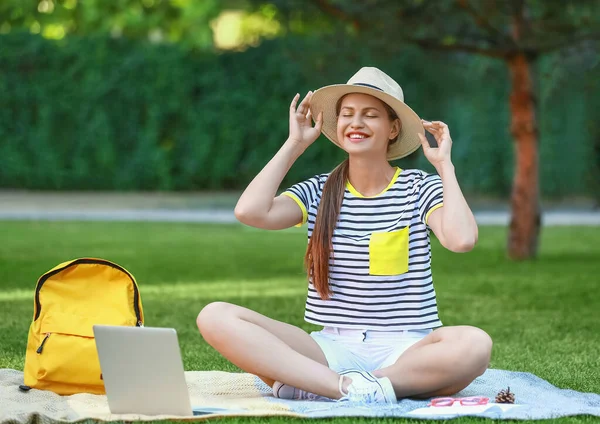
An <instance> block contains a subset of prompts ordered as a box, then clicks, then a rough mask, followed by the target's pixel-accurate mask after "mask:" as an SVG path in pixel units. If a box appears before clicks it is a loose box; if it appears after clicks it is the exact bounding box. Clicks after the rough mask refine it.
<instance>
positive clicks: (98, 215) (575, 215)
mask: <svg viewBox="0 0 600 424" xmlns="http://www.w3.org/2000/svg"><path fill="white" fill-rule="evenodd" d="M475 218H476V220H477V222H478V224H479V225H508V223H509V214H508V213H507V212H501V211H498V212H475ZM0 220H20V221H21V220H36V221H148V222H198V223H234V222H237V221H236V219H235V216H234V215H233V211H231V210H229V209H213V210H197V211H193V210H173V209H169V210H166V209H163V210H160V209H158V210H156V209H154V210H152V209H129V210H128V209H113V210H79V211H77V210H60V209H57V210H36V209H24V210H10V211H0ZM543 223H544V225H546V226H561V225H584V226H600V213H599V212H578V211H573V212H568V211H562V212H557V211H553V212H547V213H545V214H544V215H543Z"/></svg>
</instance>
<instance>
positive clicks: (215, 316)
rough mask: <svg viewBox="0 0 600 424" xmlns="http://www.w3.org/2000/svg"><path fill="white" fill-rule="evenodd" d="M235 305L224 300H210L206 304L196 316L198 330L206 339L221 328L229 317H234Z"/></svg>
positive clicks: (219, 331) (217, 332)
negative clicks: (210, 301)
mask: <svg viewBox="0 0 600 424" xmlns="http://www.w3.org/2000/svg"><path fill="white" fill-rule="evenodd" d="M235 308H236V305H232V304H230V303H226V302H212V303H209V304H208V305H206V306H205V307H204V308H202V310H201V311H200V313H199V314H198V317H197V318H196V324H197V325H198V330H200V333H201V334H202V336H203V337H204V338H205V339H207V338H210V337H211V336H213V335H215V334H219V333H221V332H222V330H223V326H224V325H227V323H228V322H229V321H230V318H233V317H235Z"/></svg>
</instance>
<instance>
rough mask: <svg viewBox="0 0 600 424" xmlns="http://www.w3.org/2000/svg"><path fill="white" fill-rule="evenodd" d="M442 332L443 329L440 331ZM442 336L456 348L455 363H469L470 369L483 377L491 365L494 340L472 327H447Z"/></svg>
mask: <svg viewBox="0 0 600 424" xmlns="http://www.w3.org/2000/svg"><path fill="white" fill-rule="evenodd" d="M440 330H442V329H440ZM444 330H445V331H444V332H443V333H442V334H440V335H441V336H442V339H444V338H445V339H447V340H448V341H449V342H450V341H451V343H452V344H453V345H454V346H455V347H456V348H455V349H453V350H454V353H455V354H456V358H454V361H453V362H455V363H456V364H457V365H458V364H465V361H468V365H469V368H471V369H473V371H475V372H477V375H481V374H483V373H484V372H485V370H486V369H487V368H488V366H489V364H490V358H491V354H492V344H493V343H492V338H491V337H490V336H489V335H488V334H487V333H486V332H485V331H483V330H482V329H480V328H477V327H472V326H466V325H465V326H457V327H450V328H448V327H446V328H444Z"/></svg>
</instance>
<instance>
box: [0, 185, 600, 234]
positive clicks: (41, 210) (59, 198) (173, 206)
mask: <svg viewBox="0 0 600 424" xmlns="http://www.w3.org/2000/svg"><path fill="white" fill-rule="evenodd" d="M238 197H239V194H236V193H214V194H211V193H208V194H206V193H205V194H193V193H192V194H172V193H165V194H143V193H132V194H131V193H97V194H95V193H89V192H88V193H28V192H1V191H0V220H43V221H150V222H200V223H234V222H237V221H236V219H235V216H234V215H233V205H234V204H235V201H236V200H237V198H238ZM477 207H478V206H477V205H475V206H474V207H473V209H474V211H475V217H476V219H477V222H478V223H479V224H480V225H508V223H509V220H510V213H509V211H508V208H507V205H506V204H503V203H496V204H495V205H489V204H486V205H482V206H479V207H480V209H479V210H478V209H477ZM542 219H543V223H544V225H547V226H558V225H585V226H600V209H598V208H594V206H593V205H592V204H591V203H583V204H573V206H571V207H570V208H569V207H568V206H565V205H561V206H551V207H547V208H546V209H545V211H544V214H543V218H542Z"/></svg>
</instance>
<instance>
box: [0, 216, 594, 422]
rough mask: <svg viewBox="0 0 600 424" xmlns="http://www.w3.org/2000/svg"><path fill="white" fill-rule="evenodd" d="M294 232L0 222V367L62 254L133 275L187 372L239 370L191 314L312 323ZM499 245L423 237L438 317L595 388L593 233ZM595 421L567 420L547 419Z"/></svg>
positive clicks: (20, 348)
mask: <svg viewBox="0 0 600 424" xmlns="http://www.w3.org/2000/svg"><path fill="white" fill-rule="evenodd" d="M305 231H306V229H305V228H302V229H290V230H286V231H278V232H269V231H260V230H255V229H251V228H247V227H243V226H238V225H197V224H162V223H161V224H157V223H63V222H55V223H51V222H39V223H38V222H0V234H1V235H2V239H1V240H2V243H0V336H1V338H0V340H1V343H0V368H14V369H20V370H22V369H23V363H24V356H25V355H24V352H25V345H26V342H27V331H28V328H29V325H30V322H31V318H32V313H33V290H34V287H35V283H36V281H37V278H38V277H39V276H40V275H41V274H42V273H44V272H45V271H47V270H49V269H50V268H52V267H53V266H55V265H56V264H58V263H60V262H63V261H65V260H68V259H72V258H77V257H82V256H94V257H101V258H106V259H109V260H112V261H114V262H117V263H118V264H120V265H122V266H124V267H125V268H127V269H128V270H129V271H131V272H132V273H133V274H134V275H135V277H136V279H137V281H138V283H139V285H140V291H141V294H142V300H143V305H144V312H145V316H146V325H147V326H161V327H174V328H175V329H177V332H178V334H179V338H180V344H181V349H182V354H183V360H184V366H185V369H186V370H225V371H239V370H238V369H237V368H236V367H235V366H233V365H231V364H229V363H228V362H227V361H226V360H224V359H223V358H221V357H220V356H219V355H218V354H217V353H216V352H215V351H214V350H212V348H211V347H210V346H208V345H207V344H206V343H205V342H204V341H203V340H202V338H201V337H200V335H199V333H198V330H197V328H196V325H195V319H196V316H197V314H198V312H199V311H200V310H201V309H202V307H203V306H204V305H206V304H207V303H209V302H213V301H216V300H223V301H227V302H232V303H236V304H240V305H244V306H246V307H249V308H251V309H254V310H256V311H258V312H260V313H263V314H265V315H268V316H270V317H272V318H275V319H278V320H282V321H287V322H290V323H293V324H295V325H298V326H300V327H302V328H304V329H305V330H313V329H316V328H317V327H315V326H312V325H310V324H307V323H305V322H303V307H304V296H305V295H306V282H305V276H304V272H303V269H302V257H303V254H304V248H305V246H306V238H305V237H306V235H305ZM505 240H506V230H505V229H504V228H492V227H483V228H480V236H479V243H478V245H477V247H476V248H475V249H474V250H473V251H472V252H470V253H467V254H454V253H451V252H448V251H446V250H444V249H443V248H441V247H440V245H439V244H438V243H437V241H434V242H433V275H434V280H435V284H436V290H437V294H438V303H439V309H440V316H441V318H442V321H443V322H444V324H445V325H457V324H469V325H474V326H478V327H480V328H482V329H484V330H485V331H487V332H488V333H489V334H490V335H491V337H492V339H493V340H494V349H493V355H492V362H491V367H492V368H502V369H508V370H517V371H527V372H532V373H534V374H536V375H538V376H540V377H542V378H544V379H546V380H548V381H549V382H551V383H552V384H554V385H556V386H559V387H562V388H571V389H574V390H579V391H584V392H595V393H600V372H599V371H598V370H600V337H599V336H598V334H599V333H598V325H599V324H600V296H598V289H599V288H600V228H578V227H569V228H547V229H544V232H543V234H542V238H541V249H540V254H539V257H538V259H537V260H534V261H530V262H520V263H515V262H511V261H509V260H507V259H506V257H505V244H506V243H505ZM516 396H517V397H518V396H519V394H518V393H516ZM225 421H227V422H237V421H243V422H265V421H268V422H269V423H274V422H280V421H285V422H290V421H295V420H292V419H277V418H271V419H254V418H253V419H228V420H225ZM322 421H323V422H324V421H325V420H322ZM327 421H330V420H327ZM334 421H337V422H344V423H350V422H362V421H365V422H366V421H369V420H357V419H336V420H334ZM372 421H374V420H372ZM377 421H380V420H377ZM384 421H386V420H384ZM388 421H392V420H388ZM394 421H396V422H397V421H402V422H407V421H408V420H394ZM478 421H480V420H479V419H473V418H466V419H460V420H452V422H453V423H467V422H468V423H470V422H478ZM597 421H598V418H592V417H577V418H567V419H562V420H557V421H556V422H574V423H575V422H576V423H580V422H581V423H591V422H597ZM311 422H312V421H311ZM545 422H548V421H545Z"/></svg>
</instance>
